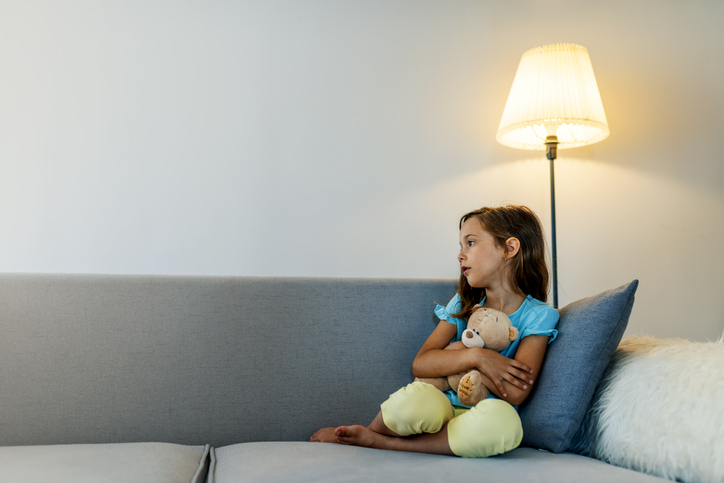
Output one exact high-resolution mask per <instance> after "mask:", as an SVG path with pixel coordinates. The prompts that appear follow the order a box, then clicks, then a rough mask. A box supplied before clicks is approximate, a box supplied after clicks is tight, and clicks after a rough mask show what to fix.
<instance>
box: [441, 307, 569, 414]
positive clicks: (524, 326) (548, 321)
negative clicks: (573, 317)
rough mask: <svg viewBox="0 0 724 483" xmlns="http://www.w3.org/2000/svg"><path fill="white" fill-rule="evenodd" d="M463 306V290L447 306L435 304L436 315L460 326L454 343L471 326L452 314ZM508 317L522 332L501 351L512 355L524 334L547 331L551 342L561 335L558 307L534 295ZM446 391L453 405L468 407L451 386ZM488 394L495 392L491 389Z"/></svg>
mask: <svg viewBox="0 0 724 483" xmlns="http://www.w3.org/2000/svg"><path fill="white" fill-rule="evenodd" d="M484 302H485V298H483V300H482V301H481V302H480V305H483V303H484ZM460 306H461V303H460V294H456V295H455V297H453V298H452V300H450V302H449V303H448V304H447V306H445V307H443V306H442V305H438V306H437V308H435V315H437V317H438V318H439V319H440V320H444V321H446V322H448V323H450V324H453V325H455V326H457V333H456V334H455V338H454V339H453V340H452V341H451V343H452V342H458V341H460V340H462V335H463V331H464V330H465V329H467V327H468V321H467V320H465V319H458V318H456V317H453V316H452V314H457V313H458V312H460ZM508 317H509V318H510V322H511V323H512V324H513V326H514V327H516V328H517V329H518V333H519V335H518V338H517V339H516V340H514V341H513V342H511V344H510V345H509V346H508V348H507V349H505V350H503V351H501V352H500V353H501V354H503V355H504V356H505V357H508V358H510V359H512V358H513V357H514V356H515V351H516V350H518V346H519V345H520V341H521V340H523V338H524V337H527V336H529V335H545V336H548V337H549V339H548V343H549V344H550V343H551V342H553V341H554V340H555V338H556V336H557V335H558V331H557V330H556V325H557V324H558V317H559V316H558V311H557V310H556V309H554V308H553V307H551V306H550V305H548V304H545V303H543V302H541V301H540V300H537V299H534V298H533V297H531V296H530V295H528V296H527V297H526V298H525V300H524V301H523V303H522V304H521V305H520V307H519V308H518V310H516V311H515V312H514V313H512V314H510V315H508ZM445 394H446V395H447V397H448V399H450V402H451V403H452V404H453V405H455V406H462V407H467V406H465V405H464V404H462V403H461V402H460V400H459V399H458V396H457V394H456V393H455V391H454V390H452V389H450V390H448V391H446V392H445ZM489 397H496V396H495V395H493V394H492V393H491V394H490V396H489Z"/></svg>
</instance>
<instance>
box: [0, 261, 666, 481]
mask: <svg viewBox="0 0 724 483" xmlns="http://www.w3.org/2000/svg"><path fill="white" fill-rule="evenodd" d="M636 286H637V282H632V283H629V284H627V285H624V286H622V287H619V288H616V289H613V290H611V291H608V292H605V293H602V294H599V295H597V296H593V297H591V298H589V299H584V300H582V301H578V302H575V303H573V304H570V305H569V306H567V307H565V308H563V309H561V322H560V324H559V336H558V339H557V340H556V341H554V342H553V343H552V344H550V346H549V351H548V355H547V357H546V361H545V363H544V366H543V368H542V372H541V375H540V377H539V379H538V380H537V382H536V387H535V388H534V390H533V392H532V394H531V396H530V397H529V398H528V401H527V402H526V404H525V405H523V406H522V407H521V409H520V412H521V419H522V421H523V428H524V433H525V436H524V441H523V444H522V445H521V447H519V448H518V449H516V450H514V451H512V452H510V453H508V454H505V455H501V456H496V457H492V458H488V459H484V460H475V459H462V458H456V457H447V456H439V455H424V454H414V453H401V452H391V451H380V450H374V449H368V448H357V447H350V446H343V445H336V444H321V443H310V442H308V440H309V437H310V436H311V434H312V433H313V432H314V431H316V430H317V429H319V428H321V427H326V426H336V425H340V424H367V423H368V422H369V421H371V420H372V418H373V417H374V416H375V414H376V413H377V411H378V409H379V404H380V403H381V402H382V401H384V400H385V399H386V398H387V396H388V395H389V394H390V393H392V392H394V391H395V390H396V389H398V388H399V387H402V386H404V385H406V384H408V383H409V382H410V381H411V380H412V374H411V370H410V366H411V362H412V359H413V358H414V356H415V354H416V352H417V350H418V349H419V347H420V346H421V344H422V343H423V341H424V340H425V338H426V337H427V335H428V334H429V333H430V332H431V331H432V330H433V328H434V327H435V324H436V323H437V322H438V321H437V319H436V318H435V316H434V314H433V309H434V304H435V303H441V304H442V303H444V302H445V301H447V300H448V299H449V298H450V297H451V296H452V295H453V294H454V292H455V290H456V281H454V280H427V279H424V280H423V279H420V280H415V279H361V278H360V279H353V278H274V277H222V276H150V275H143V276H141V275H88V274H0V307H2V309H1V310H0V481H2V482H6V481H7V482H46V481H54V482H65V481H73V482H75V483H77V482H126V481H134V482H146V481H147V482H154V483H165V482H192V483H201V482H210V483H226V482H243V481H250V482H267V481H309V482H324V481H330V482H337V481H375V480H379V481H454V480H455V479H457V478H459V479H460V480H461V481H467V479H468V478H469V477H470V475H471V474H476V475H485V477H486V478H489V479H490V480H493V481H509V480H513V481H542V482H548V481H550V482H568V481H571V482H572V481H576V482H579V481H588V482H610V481H626V482H647V481H651V482H653V481H661V479H660V478H658V477H656V476H653V475H650V474H645V473H643V472H641V471H633V470H630V469H625V468H622V467H619V466H615V465H612V464H609V463H606V462H603V461H600V460H599V459H595V458H591V457H588V456H584V455H581V454H574V453H572V452H570V451H568V449H569V448H571V447H572V446H573V445H574V443H575V444H577V445H578V447H579V450H580V449H581V448H584V447H585V446H586V445H585V444H582V443H581V431H582V430H581V427H582V422H583V421H584V418H586V415H587V414H588V412H587V411H588V410H589V407H591V406H592V404H594V402H595V398H596V397H597V396H596V388H597V387H599V381H601V380H602V378H603V377H604V372H605V371H606V368H607V367H608V366H609V362H610V360H611V358H612V357H613V355H614V352H615V350H616V348H617V346H618V343H619V341H620V339H621V336H622V334H623V330H624V329H625V327H626V323H627V321H628V317H629V314H630V312H631V308H632V305H633V300H634V294H635V291H636ZM580 360H586V361H587V362H586V363H585V364H582V363H581V362H580ZM574 363H575V364H574ZM598 397H600V395H599V396H598ZM589 419H590V415H589ZM589 426H590V424H589ZM587 434H591V432H590V431H589V432H588V433H587ZM576 438H578V439H577V440H576ZM583 439H585V435H584V438H583ZM576 441H577V442H576ZM584 443H585V442H584ZM584 450H585V448H584V449H583V450H580V451H579V453H580V452H584Z"/></svg>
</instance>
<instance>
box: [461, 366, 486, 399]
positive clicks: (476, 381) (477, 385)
mask: <svg viewBox="0 0 724 483" xmlns="http://www.w3.org/2000/svg"><path fill="white" fill-rule="evenodd" d="M486 397H488V390H487V389H486V388H485V386H484V385H483V378H482V377H481V375H480V373H479V372H478V371H471V372H469V373H467V374H466V375H465V376H464V377H463V378H462V379H460V385H459V386H458V399H460V402H461V403H463V404H465V405H466V406H475V405H476V404H477V403H479V402H480V401H482V400H483V399H485V398H486Z"/></svg>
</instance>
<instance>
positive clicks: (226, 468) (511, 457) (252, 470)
mask: <svg viewBox="0 0 724 483" xmlns="http://www.w3.org/2000/svg"><path fill="white" fill-rule="evenodd" d="M292 475H293V476H292ZM473 475H474V476H473ZM288 481H294V482H299V483H303V482H309V483H327V482H328V483H336V482H339V481H379V482H400V483H407V482H410V481H414V482H420V483H421V482H428V481H429V482H441V481H445V482H447V481H498V482H505V481H516V482H517V481H520V482H533V481H535V482H541V483H560V482H586V483H610V482H612V481H620V482H626V483H639V482H640V483H647V482H649V483H654V482H658V483H662V482H663V481H666V480H662V479H660V478H656V477H654V476H650V475H645V474H643V473H637V472H635V471H630V470H625V469H623V468H617V467H615V466H611V465H609V464H606V463H602V462H600V461H597V460H594V459H590V458H586V457H585V456H579V455H574V454H570V453H563V454H553V453H548V452H543V451H539V450H536V449H532V448H518V449H516V450H514V451H512V452H510V453H506V454H504V455H501V456H495V457H493V458H486V459H462V458H455V457H450V456H438V455H424V454H417V453H401V452H395V451H382V450H375V449H368V448H357V447H351V446H342V445H335V444H322V443H296V442H291V443H246V444H238V445H233V446H227V447H225V448H217V449H216V450H215V464H212V468H211V470H210V472H209V483H231V482H239V483H241V482H249V483H251V482H254V483H271V482H279V483H282V482H288Z"/></svg>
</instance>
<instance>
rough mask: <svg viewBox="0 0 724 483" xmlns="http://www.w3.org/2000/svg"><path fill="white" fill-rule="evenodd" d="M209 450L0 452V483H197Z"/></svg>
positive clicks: (162, 446) (103, 447)
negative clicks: (131, 482) (2, 482)
mask: <svg viewBox="0 0 724 483" xmlns="http://www.w3.org/2000/svg"><path fill="white" fill-rule="evenodd" d="M209 452H210V448H209V447H208V446H183V445H178V444H169V443H122V444H67V445H50V446H5V447H0V481H12V482H14V483H47V482H49V481H52V482H57V483H65V482H73V483H86V482H87V483H98V482H103V483H115V482H118V483H126V482H129V481H133V482H148V483H177V482H184V483H189V482H191V483H202V482H203V481H204V478H205V476H206V475H205V473H206V469H207V462H208V456H209Z"/></svg>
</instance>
